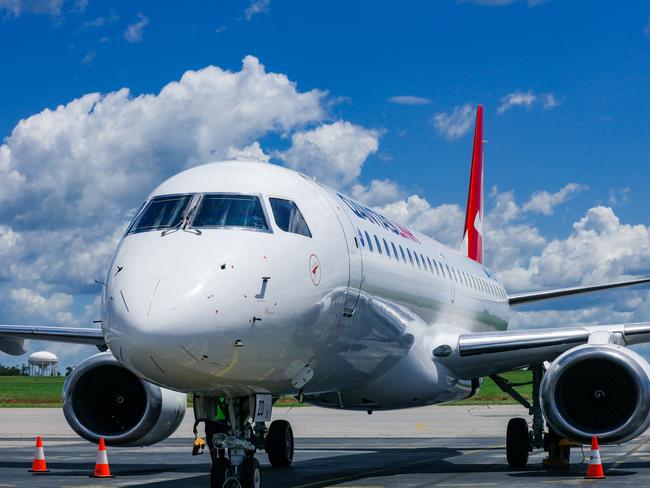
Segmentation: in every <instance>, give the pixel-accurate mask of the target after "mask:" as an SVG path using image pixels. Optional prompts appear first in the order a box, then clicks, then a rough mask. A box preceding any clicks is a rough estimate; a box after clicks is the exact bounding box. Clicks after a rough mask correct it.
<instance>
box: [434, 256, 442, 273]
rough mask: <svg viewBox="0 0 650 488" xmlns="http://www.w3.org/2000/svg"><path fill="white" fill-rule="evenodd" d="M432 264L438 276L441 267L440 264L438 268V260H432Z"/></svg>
mask: <svg viewBox="0 0 650 488" xmlns="http://www.w3.org/2000/svg"><path fill="white" fill-rule="evenodd" d="M433 266H434V267H435V268H436V273H437V274H438V276H440V269H442V266H440V268H438V261H436V260H435V259H434V260H433Z"/></svg>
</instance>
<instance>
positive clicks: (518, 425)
mask: <svg viewBox="0 0 650 488" xmlns="http://www.w3.org/2000/svg"><path fill="white" fill-rule="evenodd" d="M529 444H530V437H529V435H528V422H526V419H521V418H516V419H510V421H509V422H508V430H507V433H506V458H507V459H508V464H509V465H510V467H511V468H523V467H525V466H526V465H527V464H528V453H529V452H530V451H529Z"/></svg>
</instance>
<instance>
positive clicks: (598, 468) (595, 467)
mask: <svg viewBox="0 0 650 488" xmlns="http://www.w3.org/2000/svg"><path fill="white" fill-rule="evenodd" d="M604 478H605V473H603V465H602V463H601V462H600V451H599V450H598V439H596V436H593V437H592V438H591V456H589V466H587V474H586V475H585V479H589V480H601V479H604Z"/></svg>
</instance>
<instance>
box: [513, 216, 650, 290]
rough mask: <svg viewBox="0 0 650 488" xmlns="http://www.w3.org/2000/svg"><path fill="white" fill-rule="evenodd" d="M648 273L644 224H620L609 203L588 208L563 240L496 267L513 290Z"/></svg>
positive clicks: (649, 250) (649, 237)
mask: <svg viewBox="0 0 650 488" xmlns="http://www.w3.org/2000/svg"><path fill="white" fill-rule="evenodd" d="M648 272H650V228H648V227H647V226H645V225H642V224H638V225H630V224H621V222H620V220H619V219H618V217H617V216H616V214H615V213H614V211H613V210H612V209H611V208H610V207H602V206H598V207H593V208H590V209H589V210H588V211H587V213H586V214H585V216H584V217H583V218H581V219H580V220H579V221H577V222H576V223H574V224H573V232H572V233H571V234H570V235H569V236H568V237H567V238H566V239H554V240H552V241H550V242H548V243H547V244H546V245H545V246H544V247H543V249H542V250H541V251H540V252H539V254H536V255H533V256H531V257H530V259H529V260H528V261H527V262H526V263H525V264H523V265H515V266H513V267H511V268H509V269H504V270H503V271H501V273H500V274H501V275H502V277H503V278H504V279H505V280H506V282H508V283H509V284H510V285H511V286H513V287H515V288H517V289H525V288H527V289H533V288H539V287H554V286H567V285H571V284H575V285H580V284H592V283H603V282H607V281H610V280H615V279H620V278H626V277H629V276H631V275H636V274H639V273H640V274H644V273H645V274H647V273H648Z"/></svg>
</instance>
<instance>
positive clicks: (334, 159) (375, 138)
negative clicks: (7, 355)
mask: <svg viewBox="0 0 650 488" xmlns="http://www.w3.org/2000/svg"><path fill="white" fill-rule="evenodd" d="M378 148H379V133H378V132H377V131H376V130H372V129H366V128H364V127H361V126H358V125H354V124H351V123H350V122H344V121H338V122H334V123H331V124H323V125H321V126H319V127H317V128H315V129H313V130H308V131H302V132H296V133H294V134H293V135H292V136H291V147H290V148H289V149H288V150H286V151H284V152H281V153H278V156H279V157H281V158H282V159H283V160H284V161H285V162H286V164H287V166H289V167H290V168H293V169H296V170H298V171H302V172H304V173H307V174H308V175H310V176H315V177H316V178H318V180H320V181H321V182H323V183H325V184H328V185H332V186H334V187H337V188H341V187H344V186H346V185H350V184H352V183H354V182H355V180H356V179H357V177H358V176H359V174H360V173H361V168H362V167H363V163H364V162H365V161H366V159H367V158H368V156H370V155H371V154H373V153H375V152H376V151H377V149H378Z"/></svg>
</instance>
